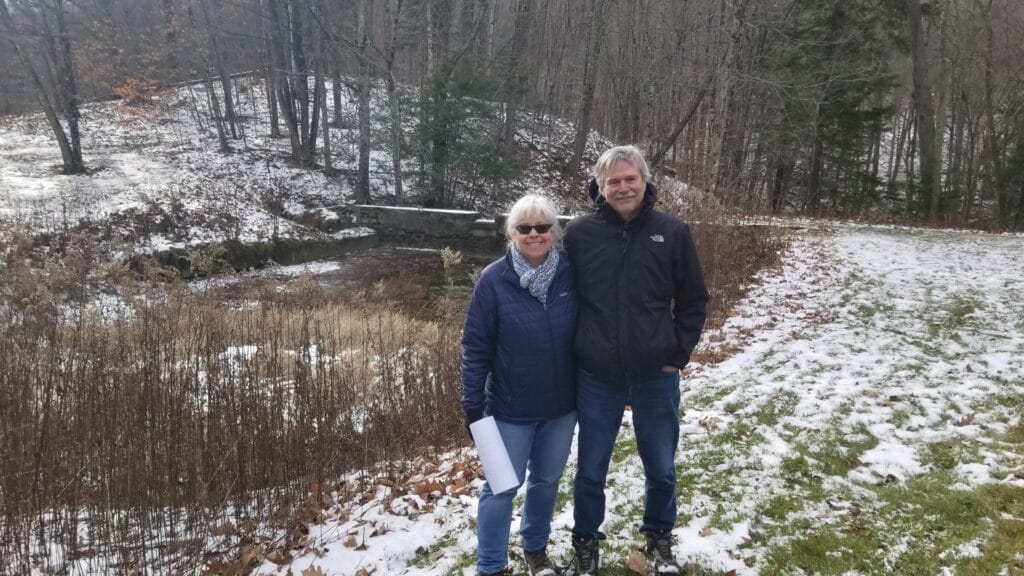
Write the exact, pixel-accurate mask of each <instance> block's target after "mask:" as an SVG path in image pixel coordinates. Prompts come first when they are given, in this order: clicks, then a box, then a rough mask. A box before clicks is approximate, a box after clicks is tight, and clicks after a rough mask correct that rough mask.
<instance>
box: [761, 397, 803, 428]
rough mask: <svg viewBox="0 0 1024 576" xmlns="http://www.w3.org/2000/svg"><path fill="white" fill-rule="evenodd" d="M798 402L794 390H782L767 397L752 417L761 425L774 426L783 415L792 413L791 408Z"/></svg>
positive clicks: (798, 399)
mask: <svg viewBox="0 0 1024 576" xmlns="http://www.w3.org/2000/svg"><path fill="white" fill-rule="evenodd" d="M799 403H800V396H799V395H798V394H797V393H796V392H791V391H788V390H784V391H782V392H779V393H778V394H776V395H774V396H772V397H771V398H769V399H768V401H767V402H765V403H764V405H762V407H761V410H759V411H758V412H757V413H756V414H755V415H754V418H755V419H756V420H757V423H758V424H760V425H762V426H774V425H776V424H778V423H779V420H780V419H782V418H783V417H785V416H790V415H792V414H793V409H794V408H796V405H797V404H799Z"/></svg>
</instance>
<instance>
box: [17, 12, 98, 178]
mask: <svg viewBox="0 0 1024 576" xmlns="http://www.w3.org/2000/svg"><path fill="white" fill-rule="evenodd" d="M35 8H36V9H37V10H40V11H43V12H45V11H49V12H52V16H53V26H52V27H51V26H50V25H49V24H48V23H46V22H45V20H46V15H45V13H43V14H40V18H41V19H43V20H44V22H43V23H42V24H40V25H39V26H38V28H37V30H36V33H37V34H38V35H39V36H40V37H41V39H42V41H43V47H42V50H40V52H41V56H42V59H43V70H42V71H40V70H38V69H37V68H36V65H35V64H33V62H32V60H31V58H30V55H29V52H30V51H32V50H34V48H32V47H29V46H23V45H22V44H21V43H19V42H18V33H17V30H16V28H15V24H14V20H13V18H12V17H11V14H10V12H8V9H7V3H6V0H0V30H2V31H4V32H5V34H4V36H0V40H2V39H6V40H8V44H9V45H10V46H11V47H12V48H13V50H14V53H15V56H16V57H17V59H18V61H19V62H21V64H22V67H23V68H24V69H25V71H26V72H27V73H28V75H29V77H30V78H31V79H32V85H33V86H34V87H35V89H36V93H37V96H38V101H39V103H40V105H41V106H42V108H43V113H44V115H45V116H46V121H47V123H48V124H49V126H50V130H51V132H53V135H54V139H56V140H57V146H58V148H59V149H60V154H61V162H62V164H63V166H62V171H63V173H64V174H81V173H83V172H85V162H84V161H83V160H82V143H81V136H80V133H79V128H78V122H79V118H80V117H81V115H80V113H79V110H78V88H77V84H76V82H75V73H74V65H73V63H72V60H71V41H70V38H69V36H68V31H67V24H66V22H65V19H64V0H50V1H49V2H40V3H39V4H38V5H36V6H35ZM65 124H66V126H65Z"/></svg>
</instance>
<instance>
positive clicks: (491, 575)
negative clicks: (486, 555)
mask: <svg viewBox="0 0 1024 576" xmlns="http://www.w3.org/2000/svg"><path fill="white" fill-rule="evenodd" d="M476 576H512V569H511V568H509V567H507V566H506V567H505V568H502V569H501V570H498V571H497V572H487V573H484V572H477V573H476Z"/></svg>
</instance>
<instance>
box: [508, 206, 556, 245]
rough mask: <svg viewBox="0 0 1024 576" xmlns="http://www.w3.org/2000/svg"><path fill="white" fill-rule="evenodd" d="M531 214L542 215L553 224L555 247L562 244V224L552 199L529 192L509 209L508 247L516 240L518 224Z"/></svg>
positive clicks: (552, 231)
mask: <svg viewBox="0 0 1024 576" xmlns="http://www.w3.org/2000/svg"><path fill="white" fill-rule="evenodd" d="M530 216H540V217H541V218H543V219H544V221H545V222H547V223H549V224H551V234H552V235H553V236H554V245H555V247H558V246H561V245H562V225H561V224H559V223H558V211H556V210H555V206H554V204H552V203H551V201H550V200H548V199H547V198H545V197H543V196H539V195H537V194H527V195H526V196H523V197H522V198H520V199H519V200H516V203H515V204H513V205H512V207H511V208H509V210H508V217H507V218H506V219H505V239H506V242H507V244H508V247H509V248H511V247H512V245H513V244H515V241H516V234H518V232H517V231H516V226H518V225H520V224H522V223H523V220H526V219H527V218H529V217H530Z"/></svg>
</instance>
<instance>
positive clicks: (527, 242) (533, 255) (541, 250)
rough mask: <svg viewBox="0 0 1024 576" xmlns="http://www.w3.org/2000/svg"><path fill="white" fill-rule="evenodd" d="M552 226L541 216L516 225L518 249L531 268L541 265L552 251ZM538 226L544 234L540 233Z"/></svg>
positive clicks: (525, 219) (528, 218) (529, 218)
mask: <svg viewBox="0 0 1024 576" xmlns="http://www.w3.org/2000/svg"><path fill="white" fill-rule="evenodd" d="M551 224H552V223H551V222H548V221H547V219H545V218H544V217H543V216H541V215H539V214H534V215H529V216H526V217H524V218H523V219H522V220H520V221H519V222H518V223H517V224H516V232H515V234H516V248H518V249H519V252H520V253H521V254H522V255H523V256H524V257H525V258H526V261H527V262H529V263H530V265H531V266H538V265H540V263H541V262H543V261H544V259H545V258H546V257H547V255H548V251H549V250H551V240H552V238H553V234H552V233H551ZM536 226H540V227H541V228H542V229H543V230H544V232H540V231H538V230H537V228H536ZM527 227H529V229H528V230H527Z"/></svg>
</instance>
